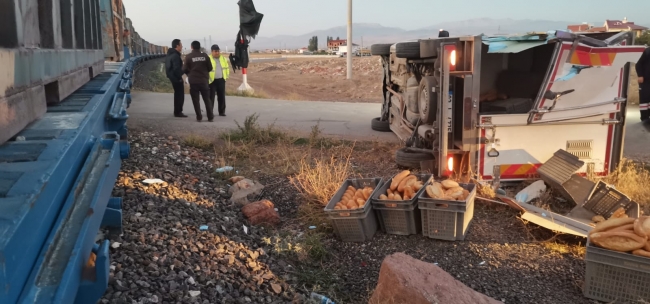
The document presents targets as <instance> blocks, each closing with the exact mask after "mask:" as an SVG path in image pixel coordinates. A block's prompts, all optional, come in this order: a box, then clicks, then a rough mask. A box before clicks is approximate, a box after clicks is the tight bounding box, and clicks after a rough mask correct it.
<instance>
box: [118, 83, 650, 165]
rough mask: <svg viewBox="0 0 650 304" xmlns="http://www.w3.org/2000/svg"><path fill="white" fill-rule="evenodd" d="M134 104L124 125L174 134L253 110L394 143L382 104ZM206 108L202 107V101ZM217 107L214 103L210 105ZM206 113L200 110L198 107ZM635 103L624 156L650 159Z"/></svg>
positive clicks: (213, 129) (198, 130)
mask: <svg viewBox="0 0 650 304" xmlns="http://www.w3.org/2000/svg"><path fill="white" fill-rule="evenodd" d="M132 97H133V102H132V103H131V107H130V108H129V109H128V113H129V122H128V124H129V126H132V127H136V128H143V129H148V130H153V131H157V132H163V133H166V134H173V135H177V136H178V135H186V134H190V133H194V134H199V135H204V136H210V135H216V134H217V133H219V132H220V131H223V130H226V129H231V128H236V127H237V124H236V122H239V123H240V124H242V123H243V122H244V119H245V118H246V117H247V116H249V115H252V114H255V113H257V114H258V115H259V119H258V123H259V124H260V125H261V126H266V125H268V124H275V126H277V127H279V128H282V129H286V130H289V131H295V132H297V133H298V134H301V135H307V134H309V132H310V131H311V128H312V127H313V126H315V125H316V124H318V125H319V128H320V129H321V131H322V134H324V135H328V136H333V137H339V138H345V139H353V140H382V141H398V139H397V137H396V136H395V135H394V134H392V133H382V132H376V131H373V130H372V129H370V120H371V119H372V118H374V117H377V116H379V113H380V111H381V105H380V104H376V103H347V102H315V101H285V100H272V99H259V98H242V97H234V96H227V97H226V115H227V116H226V117H219V116H217V117H216V118H215V121H214V122H211V123H210V122H207V117H206V116H205V113H204V115H203V122H201V123H199V122H197V121H196V120H195V116H194V109H193V107H192V102H191V99H190V96H189V95H186V96H185V106H184V108H183V110H184V112H185V114H187V115H188V116H189V117H187V118H176V117H173V115H172V112H173V101H172V100H173V98H172V94H165V93H150V92H133V93H132ZM201 108H202V109H205V105H203V104H201ZM215 110H216V105H215ZM203 111H205V110H203ZM639 117H640V114H639V110H638V106H630V107H629V109H628V115H627V119H628V123H627V129H626V132H625V149H624V151H625V156H626V157H629V158H633V159H637V160H643V161H650V153H648V152H649V151H648V150H649V148H650V132H649V130H648V129H647V128H645V127H644V126H643V125H642V124H641V122H640V121H639Z"/></svg>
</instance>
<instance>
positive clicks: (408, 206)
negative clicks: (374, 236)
mask: <svg viewBox="0 0 650 304" xmlns="http://www.w3.org/2000/svg"><path fill="white" fill-rule="evenodd" d="M413 175H415V176H417V178H418V180H420V181H422V183H423V184H424V185H425V186H426V185H428V184H429V183H430V182H431V179H432V177H433V175H432V174H413ZM392 182H393V178H390V179H388V180H387V181H386V182H385V183H383V185H382V186H381V187H379V189H377V191H376V192H375V193H374V194H373V196H371V197H370V202H371V203H372V208H373V209H375V210H376V211H377V216H378V217H379V225H380V227H381V230H382V231H384V232H385V233H388V234H396V235H411V234H418V233H420V228H421V227H422V224H421V220H422V219H421V215H420V210H419V209H418V208H417V199H418V196H419V194H420V193H422V192H423V191H424V187H422V189H420V190H419V191H418V192H416V193H415V195H414V196H413V198H412V199H410V200H406V201H395V200H380V199H379V196H380V195H382V194H386V193H387V192H388V188H390V184H391V183H392Z"/></svg>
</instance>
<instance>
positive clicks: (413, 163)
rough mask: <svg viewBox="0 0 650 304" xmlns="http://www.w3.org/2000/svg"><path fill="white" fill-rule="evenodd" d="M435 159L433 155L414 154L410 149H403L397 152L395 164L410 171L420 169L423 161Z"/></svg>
mask: <svg viewBox="0 0 650 304" xmlns="http://www.w3.org/2000/svg"><path fill="white" fill-rule="evenodd" d="M433 159H434V157H433V153H422V152H413V151H410V150H409V148H401V149H399V150H397V152H395V163H397V165H398V166H400V167H404V168H409V169H420V162H421V161H427V160H433Z"/></svg>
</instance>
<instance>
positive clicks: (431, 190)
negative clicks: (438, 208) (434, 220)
mask: <svg viewBox="0 0 650 304" xmlns="http://www.w3.org/2000/svg"><path fill="white" fill-rule="evenodd" d="M425 192H426V197H428V198H435V199H440V200H446V201H464V200H466V199H467V197H468V196H469V191H467V190H466V189H465V188H463V187H461V186H460V185H459V184H458V183H457V182H455V181H453V180H444V181H442V182H433V183H432V184H431V185H428V186H426V187H425Z"/></svg>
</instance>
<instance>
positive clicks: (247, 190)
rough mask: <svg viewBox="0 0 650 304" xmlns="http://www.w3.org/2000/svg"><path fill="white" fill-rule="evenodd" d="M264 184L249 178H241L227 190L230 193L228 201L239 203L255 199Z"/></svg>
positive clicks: (242, 203)
mask: <svg viewBox="0 0 650 304" xmlns="http://www.w3.org/2000/svg"><path fill="white" fill-rule="evenodd" d="M263 189H264V185H262V184H261V183H260V182H257V181H252V180H250V179H242V180H240V181H238V182H236V183H235V184H234V185H232V187H230V189H228V192H229V193H230V195H231V197H230V201H231V202H233V203H237V204H240V205H246V204H249V203H250V201H249V199H255V197H256V196H258V195H260V193H262V190H263Z"/></svg>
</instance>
